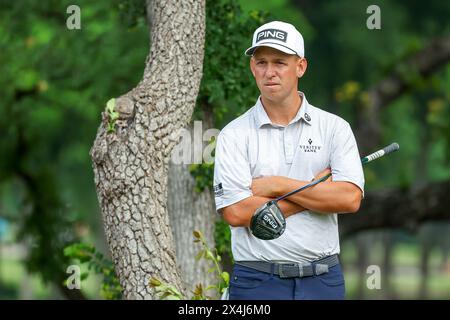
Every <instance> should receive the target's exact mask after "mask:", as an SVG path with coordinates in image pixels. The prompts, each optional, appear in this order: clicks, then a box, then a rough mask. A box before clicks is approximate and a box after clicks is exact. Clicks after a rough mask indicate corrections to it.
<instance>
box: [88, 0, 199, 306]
mask: <svg viewBox="0 0 450 320" xmlns="http://www.w3.org/2000/svg"><path fill="white" fill-rule="evenodd" d="M147 9H148V12H149V15H150V21H151V44H152V45H151V49H150V54H149V56H148V57H147V61H146V66H145V70H144V75H143V79H142V80H141V82H140V83H139V84H138V85H137V86H136V88H134V89H132V90H131V91H130V92H128V93H126V94H124V95H123V96H121V97H119V98H118V99H116V104H115V111H117V112H119V119H118V120H117V121H116V122H115V128H116V130H115V132H113V133H108V131H107V125H108V122H111V118H109V116H108V114H107V113H106V112H104V113H103V114H102V118H103V119H102V123H101V125H100V127H99V129H98V132H97V137H96V139H95V142H94V145H93V147H92V149H91V157H92V160H93V169H94V174H95V183H96V188H97V196H98V200H99V203H100V207H101V210H102V216H103V222H104V227H105V234H106V238H107V242H108V245H109V248H110V251H111V256H112V259H113V263H114V266H115V269H116V273H117V275H118V277H119V281H120V284H121V286H122V288H123V296H124V298H126V299H152V298H154V292H153V290H152V289H151V288H150V287H149V286H148V281H149V278H150V277H156V278H158V279H160V280H162V281H165V282H168V283H170V284H172V285H174V286H175V287H176V288H177V289H179V290H182V280H181V277H180V272H179V269H178V267H177V264H176V257H175V250H174V242H173V236H172V232H171V228H170V225H169V217H168V214H167V179H168V178H167V172H168V165H169V159H170V155H171V151H172V149H173V147H174V146H175V145H176V144H177V143H178V140H179V136H180V134H179V133H180V129H181V128H183V127H185V126H186V125H187V124H188V123H189V120H190V118H191V116H192V112H193V108H194V105H195V101H196V97H197V93H198V89H199V86H200V79H201V75H202V64H203V52H204V37H205V34H204V33H205V2H204V1H198V0H179V1H175V0H167V1H151V2H150V3H148V6H147Z"/></svg>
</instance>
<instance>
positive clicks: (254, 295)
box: [229, 264, 345, 300]
mask: <svg viewBox="0 0 450 320" xmlns="http://www.w3.org/2000/svg"><path fill="white" fill-rule="evenodd" d="M344 298H345V282H344V275H343V274H342V270H341V266H340V265H339V264H338V265H336V266H334V267H331V268H330V269H329V272H328V273H324V274H321V275H318V276H316V275H314V276H310V277H303V278H280V277H279V276H277V275H274V274H270V273H265V272H261V271H258V270H255V269H251V268H248V267H243V266H240V265H236V264H235V265H234V267H233V273H232V276H231V278H230V296H229V299H230V300H342V299H344Z"/></svg>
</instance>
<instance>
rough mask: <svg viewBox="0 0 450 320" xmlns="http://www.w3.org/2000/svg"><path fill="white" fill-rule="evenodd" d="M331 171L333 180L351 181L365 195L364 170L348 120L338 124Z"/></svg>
mask: <svg viewBox="0 0 450 320" xmlns="http://www.w3.org/2000/svg"><path fill="white" fill-rule="evenodd" d="M331 148H332V152H331V163H330V164H331V173H332V178H333V181H346V182H351V183H353V184H355V185H356V186H358V187H359V188H360V189H361V192H362V196H363V197H364V172H363V169H362V164H361V159H360V155H359V151H358V146H357V144H356V139H355V136H354V135H353V132H352V129H351V128H350V125H349V124H348V122H346V121H344V120H343V121H342V122H341V123H339V124H338V126H337V128H336V131H335V133H334V136H333V141H332V147H331Z"/></svg>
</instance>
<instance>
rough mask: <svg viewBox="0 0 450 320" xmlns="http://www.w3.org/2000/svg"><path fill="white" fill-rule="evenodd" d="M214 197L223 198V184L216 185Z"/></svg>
mask: <svg viewBox="0 0 450 320" xmlns="http://www.w3.org/2000/svg"><path fill="white" fill-rule="evenodd" d="M214 195H215V196H216V197H221V196H223V188H222V183H219V184H216V185H215V186H214Z"/></svg>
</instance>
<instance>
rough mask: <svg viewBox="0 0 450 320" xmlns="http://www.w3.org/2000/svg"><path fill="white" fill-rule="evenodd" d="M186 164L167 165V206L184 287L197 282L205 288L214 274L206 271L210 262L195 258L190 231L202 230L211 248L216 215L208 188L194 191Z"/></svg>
mask: <svg viewBox="0 0 450 320" xmlns="http://www.w3.org/2000/svg"><path fill="white" fill-rule="evenodd" d="M188 167H189V166H188V165H184V164H173V163H171V164H170V167H169V198H168V208H169V216H170V223H171V225H172V231H173V234H174V238H175V249H176V256H177V261H178V264H179V266H180V268H181V271H182V275H183V284H184V285H185V287H186V288H187V289H189V290H193V289H194V287H195V285H196V284H199V283H201V284H203V286H204V287H205V285H208V284H213V283H214V282H215V275H214V273H208V272H207V270H208V269H210V268H211V267H212V265H211V263H210V261H209V260H205V259H200V260H196V259H195V256H196V255H197V253H198V252H199V251H200V249H201V246H200V244H197V243H194V242H193V240H194V237H193V235H192V232H193V231H194V230H199V231H201V232H202V233H203V236H204V237H205V239H206V241H207V243H208V245H209V246H210V247H211V248H214V247H215V244H214V243H215V242H214V222H215V219H216V214H215V208H214V198H213V195H212V192H211V190H210V189H206V190H204V191H203V192H201V193H197V192H195V191H194V189H195V179H194V178H193V177H192V176H191V174H190V173H189V168H188Z"/></svg>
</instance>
